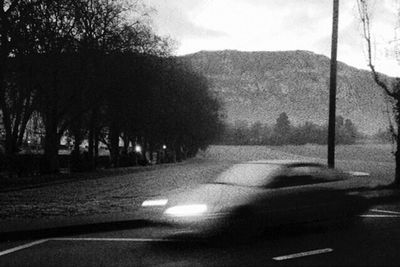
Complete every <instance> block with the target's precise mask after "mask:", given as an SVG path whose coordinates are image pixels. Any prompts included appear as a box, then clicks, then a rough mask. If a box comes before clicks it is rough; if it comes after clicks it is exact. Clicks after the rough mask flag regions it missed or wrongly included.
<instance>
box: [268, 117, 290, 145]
mask: <svg viewBox="0 0 400 267" xmlns="http://www.w3.org/2000/svg"><path fill="white" fill-rule="evenodd" d="M290 134H291V125H290V121H289V117H288V115H287V114H286V113H285V112H282V113H281V114H279V117H278V118H277V119H276V124H275V126H274V137H273V140H272V142H273V144H275V145H281V144H287V143H288V141H289V138H290Z"/></svg>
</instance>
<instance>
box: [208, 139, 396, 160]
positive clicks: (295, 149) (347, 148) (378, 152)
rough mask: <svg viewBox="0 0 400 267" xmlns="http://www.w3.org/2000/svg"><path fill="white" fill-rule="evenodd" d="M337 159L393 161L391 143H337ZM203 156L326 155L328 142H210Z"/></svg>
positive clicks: (229, 158) (267, 156)
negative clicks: (280, 143) (324, 143)
mask: <svg viewBox="0 0 400 267" xmlns="http://www.w3.org/2000/svg"><path fill="white" fill-rule="evenodd" d="M335 150H336V153H335V158H336V160H338V161H343V160H356V161H373V162H385V163H393V162H394V156H393V153H392V145H390V144H365V145H339V146H336V148H335ZM201 156H203V157H205V158H211V159H219V160H232V161H235V160H238V161H242V160H257V159H299V158H317V159H321V160H325V159H326V158H327V146H323V145H304V146H211V147H209V148H208V149H207V150H206V151H205V152H204V153H202V155H201Z"/></svg>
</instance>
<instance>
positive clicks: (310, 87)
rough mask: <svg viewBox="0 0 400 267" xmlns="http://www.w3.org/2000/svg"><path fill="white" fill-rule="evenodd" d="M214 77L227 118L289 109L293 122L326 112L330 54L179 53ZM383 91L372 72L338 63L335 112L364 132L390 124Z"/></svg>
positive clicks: (263, 116) (262, 117) (264, 118)
mask: <svg viewBox="0 0 400 267" xmlns="http://www.w3.org/2000/svg"><path fill="white" fill-rule="evenodd" d="M181 58H182V60H184V61H186V62H189V63H190V64H191V65H192V66H193V68H194V69H195V70H196V71H198V72H200V73H202V74H204V75H205V76H206V77H208V79H209V80H210V82H211V87H212V90H213V91H214V92H215V94H216V95H217V97H218V98H219V99H220V100H221V102H222V103H223V106H224V109H225V112H226V115H227V120H228V121H229V122H234V121H236V120H246V121H248V122H249V123H252V122H255V121H261V122H264V123H275V120H276V118H277V117H278V115H279V114H280V113H281V112H286V113H287V114H288V116H289V118H290V120H291V122H292V123H293V124H299V123H304V122H305V121H312V122H315V123H318V124H324V123H326V122H327V118H328V99H329V72H330V71H329V64H330V60H329V58H327V57H325V56H322V55H317V54H314V53H312V52H308V51H282V52H240V51H232V50H224V51H213V52H211V51H202V52H198V53H195V54H191V55H186V56H182V57H181ZM385 110H386V105H385V102H384V99H383V94H382V92H381V90H380V88H379V87H377V85H376V84H375V83H374V81H373V79H372V77H371V74H370V73H369V72H368V71H365V70H359V69H356V68H353V67H350V66H348V65H346V64H343V63H340V62H339V63H338V88H337V115H342V116H343V117H345V118H350V119H351V120H352V121H353V122H354V123H355V124H356V125H357V126H358V128H359V130H361V131H363V132H365V133H374V132H376V131H377V130H378V129H379V128H384V127H386V125H387V114H386V113H385Z"/></svg>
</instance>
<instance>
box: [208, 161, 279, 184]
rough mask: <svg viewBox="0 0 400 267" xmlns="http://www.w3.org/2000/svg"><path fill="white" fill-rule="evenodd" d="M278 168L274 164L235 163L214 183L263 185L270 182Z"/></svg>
mask: <svg viewBox="0 0 400 267" xmlns="http://www.w3.org/2000/svg"><path fill="white" fill-rule="evenodd" d="M279 169H280V167H279V165H275V164H237V165H234V166H233V167H231V168H229V169H228V170H226V171H224V172H223V173H221V174H220V176H219V177H218V178H217V179H216V180H215V182H214V183H219V184H233V185H241V186H263V185H266V184H268V183H269V182H271V180H272V178H273V177H274V176H275V174H276V173H277V172H278V170H279Z"/></svg>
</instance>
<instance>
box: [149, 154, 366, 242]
mask: <svg viewBox="0 0 400 267" xmlns="http://www.w3.org/2000/svg"><path fill="white" fill-rule="evenodd" d="M350 178H351V175H349V174H348V173H345V172H342V171H340V170H337V169H329V168H327V167H326V166H325V165H322V164H319V163H313V162H302V161H288V160H284V161H281V160H279V161H278V160H275V161H265V160H264V161H253V162H246V163H241V164H236V165H234V166H232V167H231V168H230V169H228V170H226V171H224V172H223V173H221V174H220V175H219V176H218V177H217V178H216V180H215V181H213V182H211V183H207V184H201V185H199V186H198V187H197V188H195V189H192V190H188V191H186V192H183V193H179V194H174V195H169V196H165V197H162V198H155V199H148V200H146V201H144V202H143V203H142V208H143V209H145V210H150V211H152V213H153V216H152V217H151V218H152V220H154V221H158V222H163V223H168V224H171V225H173V226H177V227H179V228H180V229H181V230H180V232H181V233H188V234H189V233H190V234H195V235H197V234H200V235H202V236H212V235H215V234H217V233H218V234H219V233H231V234H235V235H239V236H243V237H245V236H246V237H249V236H256V235H258V234H261V233H263V232H264V231H265V230H266V229H267V228H272V227H275V226H282V225H294V224H296V225H297V224H300V223H308V222H321V221H336V220H337V221H345V220H348V219H351V218H353V217H354V216H355V215H357V214H360V213H362V212H364V211H365V210H366V209H367V205H366V204H365V201H363V199H362V198H361V197H358V196H356V195H354V194H351V193H348V192H345V191H343V190H338V189H337V184H338V183H340V182H343V181H345V180H346V179H350Z"/></svg>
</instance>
